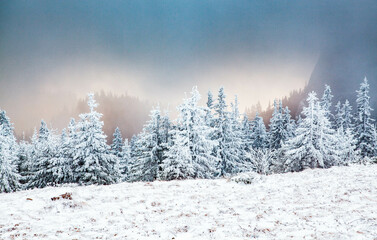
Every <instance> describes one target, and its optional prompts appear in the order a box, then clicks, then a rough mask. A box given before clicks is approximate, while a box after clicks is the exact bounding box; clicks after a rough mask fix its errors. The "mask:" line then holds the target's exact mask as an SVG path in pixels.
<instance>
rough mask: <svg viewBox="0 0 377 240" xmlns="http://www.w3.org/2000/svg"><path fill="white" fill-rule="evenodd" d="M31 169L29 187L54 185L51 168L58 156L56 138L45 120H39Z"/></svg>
mask: <svg viewBox="0 0 377 240" xmlns="http://www.w3.org/2000/svg"><path fill="white" fill-rule="evenodd" d="M33 147H34V149H33V170H34V173H33V175H32V177H31V179H30V181H29V183H28V186H29V188H43V187H46V186H48V185H54V183H55V182H54V176H53V173H52V170H51V168H52V167H53V161H55V158H56V157H57V156H58V139H57V136H56V135H55V134H53V132H51V131H50V130H49V129H48V127H47V124H46V122H45V121H43V120H42V121H41V126H40V128H39V135H38V140H37V141H36V142H34V146H33Z"/></svg>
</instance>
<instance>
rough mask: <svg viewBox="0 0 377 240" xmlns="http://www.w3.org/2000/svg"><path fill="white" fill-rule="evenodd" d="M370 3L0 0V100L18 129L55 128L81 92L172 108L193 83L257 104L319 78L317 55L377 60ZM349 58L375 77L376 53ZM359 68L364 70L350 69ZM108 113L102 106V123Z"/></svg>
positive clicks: (73, 110)
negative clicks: (42, 124)
mask: <svg viewBox="0 0 377 240" xmlns="http://www.w3.org/2000/svg"><path fill="white" fill-rule="evenodd" d="M376 5H377V4H376V3H375V2H374V1H362V2H360V1H331V2H330V1H315V2H314V1H237V2H231V1H190V2H181V1H153V2H150V1H111V2H106V3H105V2H103V1H64V2H63V1H33V2H30V1H2V2H1V3H0V86H1V88H0V107H1V108H2V109H5V110H7V113H8V114H9V116H10V117H11V118H12V121H13V122H14V123H15V127H16V130H17V134H20V133H21V132H22V131H31V130H32V129H33V128H34V127H35V126H38V124H39V121H40V119H42V118H43V119H45V120H46V121H48V122H49V123H50V125H52V126H53V127H56V128H62V127H64V126H65V125H66V124H67V123H68V120H69V118H70V117H71V116H72V115H73V116H72V117H75V116H76V117H77V111H76V110H77V109H78V104H79V103H80V99H83V98H84V97H85V95H86V93H88V92H101V91H105V92H108V93H112V94H114V95H115V96H121V95H122V94H126V95H127V96H130V97H137V98H138V99H140V101H141V102H142V103H144V102H148V103H149V104H145V106H146V108H151V106H152V105H156V104H158V103H160V104H163V105H167V104H170V106H172V107H171V109H172V110H173V111H174V106H175V105H177V104H178V103H179V102H180V101H181V99H182V98H183V97H184V92H188V91H190V89H191V87H192V86H193V85H198V87H199V90H200V91H201V93H202V95H203V97H205V94H206V92H207V91H208V90H211V91H213V92H214V94H216V93H215V92H216V91H217V90H218V88H219V87H220V86H224V87H225V90H226V93H227V95H228V99H229V100H230V99H233V96H234V95H235V94H237V95H238V97H239V101H240V103H241V109H245V108H246V107H248V106H251V105H252V104H255V103H256V102H258V101H260V102H261V103H262V106H267V104H268V102H270V101H272V100H273V99H275V98H282V97H284V96H286V95H288V94H289V92H291V91H292V90H295V89H300V88H303V87H305V85H306V84H308V82H309V80H310V79H312V80H310V81H311V82H313V81H314V82H321V83H322V82H329V81H327V80H323V78H324V77H313V70H314V69H315V68H316V69H318V66H320V65H321V61H326V62H327V60H323V59H328V58H330V57H326V56H327V55H328V53H330V52H331V53H333V52H335V53H338V52H357V53H358V56H367V55H368V56H377V54H375V53H376V47H375V43H376V41H375V40H376V30H375V23H376V22H377V17H376V15H377V14H376V12H377V6H376ZM361 40H362V41H361ZM340 43H341V44H340ZM361 46H362V47H361ZM331 55H332V56H333V55H334V54H331ZM338 56H342V55H341V54H338ZM359 59H362V61H357V59H356V60H355V59H353V58H351V60H350V61H352V63H353V64H350V65H349V67H348V68H347V71H348V72H352V73H355V72H357V74H354V75H352V74H351V75H352V77H354V78H357V77H358V75H359V73H358V72H359V71H360V69H362V70H363V71H367V72H368V73H366V74H369V75H370V76H371V77H372V78H373V77H374V76H376V75H374V74H375V72H377V71H375V69H376V68H375V66H376V63H377V60H376V58H375V57H362V58H359ZM333 62H335V63H338V62H339V61H336V60H335V61H333ZM365 62H368V63H365ZM365 64H367V65H368V67H361V66H364V65H365ZM332 66H335V64H330V65H329V66H328V68H329V69H328V70H326V72H331V71H332ZM373 69H374V70H373ZM315 75H316V74H315ZM317 75H318V74H317ZM319 75H320V74H319ZM349 76H350V75H349ZM313 79H314V80H313ZM316 79H318V80H316ZM342 79H343V80H342V81H346V80H347V79H346V78H342ZM344 79H346V80H344ZM371 80H372V81H375V78H374V79H371ZM350 81H351V80H350ZM360 81H361V79H360ZM311 85H313V84H311ZM313 86H314V85H313ZM313 88H314V87H313ZM106 107H107V108H112V107H111V106H110V105H106ZM146 112H147V111H144V110H143V111H140V112H139V113H135V115H134V116H135V119H141V118H143V119H144V118H146V115H147V114H146ZM111 114H113V113H112V112H111V111H108V112H107V113H106V118H108V119H111V118H112V116H113V115H111ZM117 114H119V113H117ZM123 114H124V115H127V112H124V113H123ZM139 114H140V115H139ZM118 119H120V120H117V121H118V122H117V123H116V124H122V123H123V124H124V125H125V126H127V125H130V126H131V125H132V124H131V122H130V121H131V120H130V119H127V118H120V117H118ZM105 124H106V121H105ZM112 124H115V123H111V124H110V123H109V125H111V128H113V127H114V126H112ZM109 128H110V126H109ZM132 129H135V130H132V131H137V130H138V129H140V127H135V128H134V127H132Z"/></svg>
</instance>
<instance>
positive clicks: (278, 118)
mask: <svg viewBox="0 0 377 240" xmlns="http://www.w3.org/2000/svg"><path fill="white" fill-rule="evenodd" d="M284 130H285V128H284V119H283V108H282V105H281V101H280V104H279V106H278V105H277V103H276V100H275V101H274V111H273V113H272V117H271V119H270V131H269V132H268V145H269V147H270V149H279V148H280V147H281V144H282V142H283V140H284V135H283V134H284Z"/></svg>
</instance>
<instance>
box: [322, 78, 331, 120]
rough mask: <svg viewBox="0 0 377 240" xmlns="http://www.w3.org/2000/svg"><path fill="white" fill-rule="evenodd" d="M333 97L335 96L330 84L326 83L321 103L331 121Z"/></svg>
mask: <svg viewBox="0 0 377 240" xmlns="http://www.w3.org/2000/svg"><path fill="white" fill-rule="evenodd" d="M333 97H334V96H333V95H332V93H331V88H330V86H329V85H325V90H324V91H323V95H322V99H321V101H320V105H321V107H322V109H323V111H325V115H326V117H328V118H329V120H330V121H331V120H332V119H333V116H332V114H331V106H332V102H331V100H332V99H333Z"/></svg>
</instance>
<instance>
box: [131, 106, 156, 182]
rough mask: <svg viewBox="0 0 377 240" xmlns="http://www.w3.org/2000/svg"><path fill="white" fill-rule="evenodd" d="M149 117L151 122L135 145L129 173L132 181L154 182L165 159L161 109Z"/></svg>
mask: <svg viewBox="0 0 377 240" xmlns="http://www.w3.org/2000/svg"><path fill="white" fill-rule="evenodd" d="M149 116H150V120H149V121H148V122H147V123H146V124H145V125H144V128H143V131H142V132H141V133H139V134H138V136H137V139H136V142H135V144H134V150H133V156H132V158H133V159H132V160H133V161H132V164H131V166H130V168H129V173H128V178H129V180H130V181H154V180H156V179H157V177H158V172H159V171H158V170H159V165H160V164H161V162H162V159H163V156H162V149H163V148H162V143H161V135H160V134H161V131H160V126H161V112H160V108H159V107H156V108H155V109H152V111H151V113H150V115H149Z"/></svg>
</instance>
